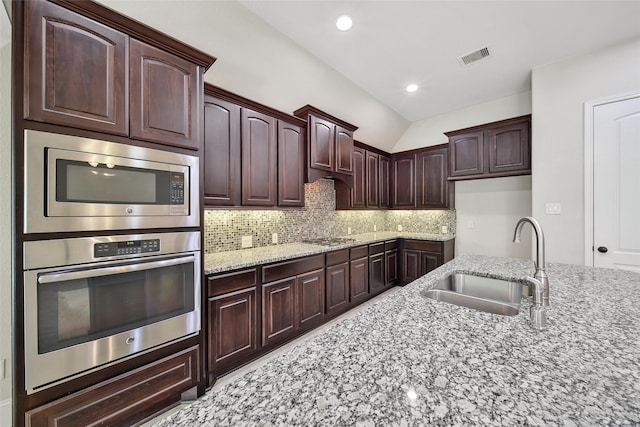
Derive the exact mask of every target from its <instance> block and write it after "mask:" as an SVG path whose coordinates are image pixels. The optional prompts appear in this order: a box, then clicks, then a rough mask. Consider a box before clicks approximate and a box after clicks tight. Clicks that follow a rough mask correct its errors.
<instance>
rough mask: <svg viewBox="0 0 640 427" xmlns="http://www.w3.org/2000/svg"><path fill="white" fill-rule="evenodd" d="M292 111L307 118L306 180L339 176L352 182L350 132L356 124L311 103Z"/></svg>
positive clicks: (347, 181)
mask: <svg viewBox="0 0 640 427" xmlns="http://www.w3.org/2000/svg"><path fill="white" fill-rule="evenodd" d="M293 114H294V115H295V116H297V117H300V118H301V119H303V120H306V121H307V129H308V131H307V132H308V135H307V136H308V141H309V144H308V152H309V154H308V169H307V178H308V181H309V182H313V181H316V180H317V179H319V178H338V179H341V180H343V181H344V182H346V183H347V184H348V185H352V183H353V132H355V131H356V129H358V128H357V127H356V126H353V125H352V124H349V123H347V122H344V121H342V120H340V119H338V118H336V117H333V116H331V115H330V114H327V113H325V112H324V111H321V110H318V109H317V108H315V107H312V106H311V105H306V106H304V107H302V108H300V109H298V110H296V111H294V113H293Z"/></svg>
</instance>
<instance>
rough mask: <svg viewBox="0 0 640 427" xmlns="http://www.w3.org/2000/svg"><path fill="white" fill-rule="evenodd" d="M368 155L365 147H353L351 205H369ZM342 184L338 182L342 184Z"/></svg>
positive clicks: (363, 206) (362, 206)
mask: <svg viewBox="0 0 640 427" xmlns="http://www.w3.org/2000/svg"><path fill="white" fill-rule="evenodd" d="M366 155H367V152H366V150H364V149H363V148H360V147H354V149H353V188H352V189H351V207H352V208H365V207H367V173H366ZM340 185H341V184H338V186H340Z"/></svg>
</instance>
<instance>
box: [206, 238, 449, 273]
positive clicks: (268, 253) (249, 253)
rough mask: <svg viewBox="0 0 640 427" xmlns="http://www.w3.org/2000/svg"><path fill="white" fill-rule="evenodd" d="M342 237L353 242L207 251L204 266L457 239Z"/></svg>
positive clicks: (231, 266) (209, 269) (216, 269)
mask: <svg viewBox="0 0 640 427" xmlns="http://www.w3.org/2000/svg"><path fill="white" fill-rule="evenodd" d="M340 237H343V238H349V239H354V241H353V242H349V243H345V244H342V245H334V246H322V245H315V244H308V243H286V244H282V245H273V246H264V247H260V248H250V249H239V250H236V251H228V252H217V253H213V254H205V256H204V268H203V270H204V274H205V275H207V274H214V273H222V272H224V271H230V270H236V269H239V268H247V267H253V266H256V265H260V264H267V263H270V262H277V261H286V260H288V259H293V258H298V257H303V256H309V255H315V254H322V253H325V252H330V251H335V250H338V249H344V248H349V247H353V246H358V245H364V244H369V243H375V242H382V241H385V240H389V239H399V238H404V239H415V240H433V241H446V240H451V239H455V236H454V235H453V234H428V233H407V232H396V231H379V232H375V233H363V234H351V235H347V236H340Z"/></svg>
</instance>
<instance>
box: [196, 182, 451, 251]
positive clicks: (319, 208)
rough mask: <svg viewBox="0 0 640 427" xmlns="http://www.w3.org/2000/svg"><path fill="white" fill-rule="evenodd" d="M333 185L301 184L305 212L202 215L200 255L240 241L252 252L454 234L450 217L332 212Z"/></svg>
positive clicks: (213, 212)
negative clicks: (383, 235) (390, 235)
mask: <svg viewBox="0 0 640 427" xmlns="http://www.w3.org/2000/svg"><path fill="white" fill-rule="evenodd" d="M335 209H336V195H335V190H334V187H333V181H332V180H328V179H321V180H318V181H316V182H314V183H311V184H305V207H304V208H300V209H288V210H219V209H215V210H214V209H211V210H205V213H204V221H205V229H204V231H205V236H204V245H205V253H214V252H224V251H231V250H236V249H240V248H241V247H242V245H241V241H242V237H243V236H251V237H252V240H253V242H252V243H253V247H260V246H268V245H271V244H272V236H273V233H278V243H280V244H282V243H293V242H300V241H302V240H304V239H313V238H317V237H330V236H343V235H346V234H348V232H349V228H351V233H352V234H359V233H368V232H371V231H373V228H374V225H375V226H376V227H377V230H378V231H396V230H397V229H398V225H402V230H403V231H407V232H412V233H433V234H437V233H440V232H441V227H442V226H443V225H447V226H449V230H455V229H456V223H455V222H456V214H455V211H453V210H452V211H423V210H420V211H391V210H380V211H378V210H370V211H336V210H335Z"/></svg>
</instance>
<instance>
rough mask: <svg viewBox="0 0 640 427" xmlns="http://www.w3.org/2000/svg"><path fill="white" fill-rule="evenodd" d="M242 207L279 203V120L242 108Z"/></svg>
mask: <svg viewBox="0 0 640 427" xmlns="http://www.w3.org/2000/svg"><path fill="white" fill-rule="evenodd" d="M240 117H241V121H240V123H241V124H240V129H241V135H242V136H241V139H242V204H243V205H244V206H275V205H276V204H277V177H278V175H277V173H278V171H277V167H278V162H277V153H278V151H277V150H278V145H277V140H276V138H277V136H276V135H277V133H276V132H277V129H276V120H275V119H274V118H273V117H271V116H268V115H266V114H262V113H259V112H257V111H253V110H250V109H248V108H242V109H241V112H240Z"/></svg>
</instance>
